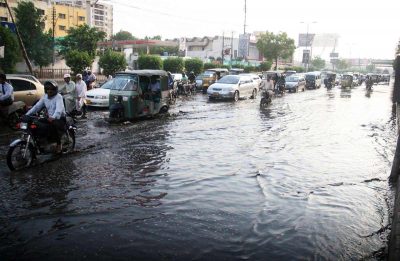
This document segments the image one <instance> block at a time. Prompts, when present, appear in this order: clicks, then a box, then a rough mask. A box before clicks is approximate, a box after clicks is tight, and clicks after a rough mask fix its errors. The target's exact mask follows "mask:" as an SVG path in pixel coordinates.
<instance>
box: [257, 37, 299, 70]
mask: <svg viewBox="0 0 400 261" xmlns="http://www.w3.org/2000/svg"><path fill="white" fill-rule="evenodd" d="M257 48H258V50H260V52H261V53H262V54H263V56H264V58H266V59H267V60H272V61H275V70H276V69H277V68H278V59H279V58H282V59H288V58H290V57H292V56H293V53H294V50H295V49H296V46H295V45H294V40H293V39H291V38H289V37H288V35H287V34H286V33H282V32H281V33H279V34H277V35H275V34H274V33H272V32H266V33H265V34H261V36H260V39H259V40H258V41H257Z"/></svg>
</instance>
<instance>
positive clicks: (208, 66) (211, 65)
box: [203, 63, 215, 70]
mask: <svg viewBox="0 0 400 261" xmlns="http://www.w3.org/2000/svg"><path fill="white" fill-rule="evenodd" d="M203 68H204V70H207V69H211V68H215V64H214V63H204V66H203Z"/></svg>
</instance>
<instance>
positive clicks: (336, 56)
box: [329, 53, 339, 59]
mask: <svg viewBox="0 0 400 261" xmlns="http://www.w3.org/2000/svg"><path fill="white" fill-rule="evenodd" d="M329 57H330V58H336V59H337V58H339V53H330V54H329Z"/></svg>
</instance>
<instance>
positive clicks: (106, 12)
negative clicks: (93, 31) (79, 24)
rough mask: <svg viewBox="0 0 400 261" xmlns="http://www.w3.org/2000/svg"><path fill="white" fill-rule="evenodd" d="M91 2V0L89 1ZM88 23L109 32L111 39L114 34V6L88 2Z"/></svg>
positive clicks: (108, 35)
mask: <svg viewBox="0 0 400 261" xmlns="http://www.w3.org/2000/svg"><path fill="white" fill-rule="evenodd" d="M88 2H89V1H88ZM88 6H89V8H87V9H86V10H87V17H88V24H89V25H90V26H92V27H96V28H97V29H99V30H100V31H103V32H105V33H106V34H107V36H106V38H107V39H110V38H111V36H112V35H113V23H114V22H113V7H112V5H107V4H88Z"/></svg>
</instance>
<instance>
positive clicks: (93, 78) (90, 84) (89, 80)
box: [86, 70, 96, 90]
mask: <svg viewBox="0 0 400 261" xmlns="http://www.w3.org/2000/svg"><path fill="white" fill-rule="evenodd" d="M87 73H88V75H87V82H86V87H87V89H88V90H91V89H92V88H93V85H94V82H95V81H96V75H94V73H92V71H90V70H89V71H88V72H87Z"/></svg>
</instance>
